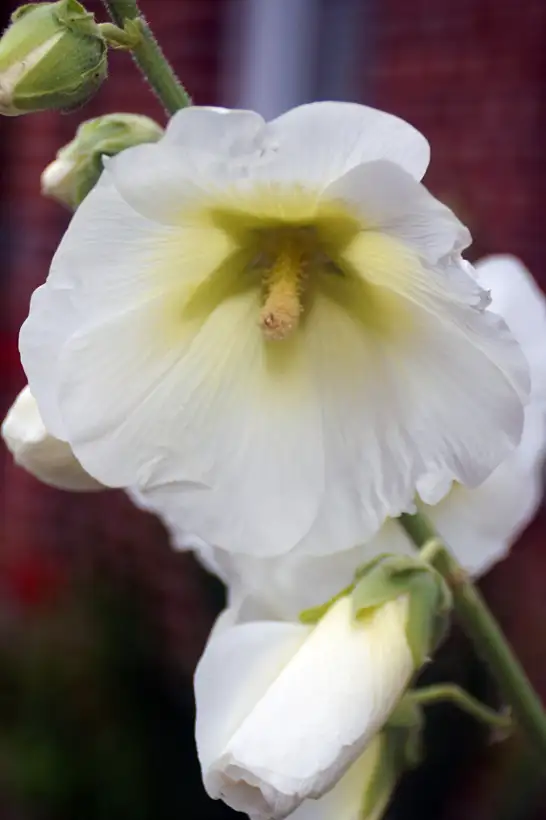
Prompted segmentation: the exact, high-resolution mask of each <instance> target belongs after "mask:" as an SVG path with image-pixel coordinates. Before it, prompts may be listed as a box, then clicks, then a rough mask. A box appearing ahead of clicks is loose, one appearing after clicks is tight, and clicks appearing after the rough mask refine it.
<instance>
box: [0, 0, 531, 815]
mask: <svg viewBox="0 0 546 820" xmlns="http://www.w3.org/2000/svg"><path fill="white" fill-rule="evenodd" d="M46 6H47V7H48V8H50V7H51V8H50V12H51V13H52V14H53V15H54V17H55V20H54V21H53V22H54V23H55V25H57V24H59V25H61V24H62V27H63V31H62V32H61V34H62V37H60V38H59V41H58V48H57V46H56V47H55V59H56V60H57V61H59V64H60V65H62V69H63V70H62V72H61V73H62V74H63V78H64V79H63V87H68V88H72V87H75V88H79V87H80V85H81V76H82V74H81V71H77V70H75V68H74V66H75V65H76V67H77V65H78V64H79V63H78V60H76V61H74V60H71V59H69V57H70V54H69V51H70V49H72V48H73V47H76V48H79V49H80V50H79V52H78V55H79V56H85V54H84V45H85V44H80V45H81V47H80V46H78V43H75V40H74V37H73V36H72V33H71V36H70V37H68V35H67V33H66V31H65V29H66V25H67V24H68V22H70V23H71V27H72V28H73V26H72V23H73V22H74V20H73V19H72V17H73V15H76V16H77V18H78V19H77V21H76V23H77V26H76V28H77V29H78V31H77V32H76V34H78V36H80V35H82V33H85V32H84V31H83V29H82V26H84V28H85V29H86V32H87V34H89V36H91V37H92V39H93V42H95V41H96V42H95V44H97V43H98V44H99V46H100V55H101V66H103V65H105V60H106V54H107V50H108V48H109V47H111V46H113V47H116V48H121V49H125V50H126V51H129V52H132V53H133V56H134V57H135V62H136V63H137V65H138V66H139V68H140V70H141V71H142V72H143V74H144V75H145V76H146V78H147V79H148V80H149V82H150V85H151V86H152V88H153V90H154V91H155V92H156V94H157V96H158V98H159V99H160V101H161V102H162V103H163V105H164V107H165V109H166V111H167V112H168V114H169V116H170V120H169V122H168V123H167V126H166V128H165V129H163V128H162V126H156V125H155V124H152V129H151V132H150V130H149V128H148V127H146V128H145V133H143V132H142V130H141V129H140V127H139V128H136V130H134V126H135V124H136V120H135V119H134V117H135V115H133V114H129V115H126V116H125V118H124V121H125V124H126V125H127V124H128V122H127V117H129V120H130V122H131V123H132V126H131V127H130V129H129V130H130V131H131V134H130V135H129V137H130V139H129V141H128V139H127V137H128V134H127V133H126V131H124V135H123V139H122V140H121V141H120V139H118V138H116V139H115V140H113V141H112V139H111V137H112V128H113V129H114V131H116V133H117V132H118V128H119V126H120V122H121V121H120V118H119V115H112V116H111V117H109V118H104V117H99V118H98V119H95V121H93V122H88V123H85V124H84V125H83V126H82V127H81V129H80V131H79V132H78V135H77V136H76V140H75V141H73V142H72V143H71V144H70V146H69V148H68V149H65V150H63V151H61V152H60V154H59V156H58V158H57V160H56V161H55V162H54V163H53V164H52V165H50V166H49V168H48V169H46V171H45V172H44V175H43V178H42V185H43V193H44V194H45V195H53V196H54V197H56V198H57V199H58V200H60V201H62V202H63V203H65V204H68V206H69V207H70V209H72V210H75V213H74V215H73V218H72V220H71V222H70V225H69V227H68V229H67V231H66V233H65V236H64V238H63V239H62V241H61V243H60V245H59V247H58V249H57V252H56V253H55V256H54V258H53V261H52V264H51V269H50V271H49V275H48V277H47V280H46V282H45V283H44V284H43V285H42V286H41V287H40V288H38V289H37V290H36V292H35V293H34V294H33V296H32V299H31V305H30V311H29V315H28V317H27V319H26V321H25V323H24V325H23V327H22V329H21V334H20V352H21V360H22V364H23V367H24V369H25V372H26V374H27V377H28V386H27V387H26V388H25V390H23V392H22V393H21V395H20V396H19V397H18V398H17V400H16V401H15V404H14V406H13V407H12V408H11V410H10V411H9V413H8V416H7V418H6V420H5V422H4V425H3V428H2V433H3V436H4V438H5V440H6V443H7V445H8V447H9V449H10V450H11V452H12V453H13V455H14V457H15V459H16V461H18V462H19V463H21V464H22V465H23V466H24V467H25V468H26V469H28V470H29V471H30V472H32V473H34V474H35V475H36V476H38V477H40V478H41V479H42V480H44V481H46V482H48V483H51V484H54V485H55V486H59V487H64V488H70V489H104V488H108V487H121V488H124V489H125V490H126V491H127V492H128V493H129V494H130V495H131V496H132V497H133V499H134V500H135V502H136V503H137V504H138V505H141V506H143V507H146V508H149V509H153V510H154V511H155V512H157V513H158V514H159V515H160V517H161V518H162V519H163V520H164V521H165V523H166V524H167V525H168V527H169V528H170V530H171V532H172V535H173V539H174V540H175V542H176V543H177V544H179V545H182V546H185V547H188V548H192V549H194V550H195V551H196V553H197V555H198V556H199V557H200V559H201V560H202V561H203V562H204V563H205V564H206V565H208V566H209V567H210V568H211V569H212V570H213V571H214V572H216V573H217V574H218V575H219V576H220V577H221V578H223V580H224V581H225V582H226V584H227V588H228V606H227V608H226V609H225V610H224V612H223V613H222V614H221V615H220V617H219V618H218V620H217V622H216V624H215V626H214V628H213V629H212V631H211V634H210V636H209V640H208V642H207V645H206V647H205V650H204V653H203V656H202V658H201V660H200V662H199V664H198V667H197V670H196V675H195V681H194V683H195V699H196V746H197V753H198V757H199V762H200V765H201V770H202V776H203V782H204V785H205V789H206V791H207V792H208V794H209V795H210V796H211V797H213V798H220V799H223V800H224V801H225V802H226V803H227V804H229V805H230V806H232V807H233V808H235V809H236V810H239V811H243V812H246V813H247V814H248V815H249V816H250V818H251V820H282V818H285V817H288V816H292V817H293V820H320V818H322V817H324V818H330V817H336V818H340V820H379V818H380V817H381V816H382V814H383V813H384V810H385V808H386V805H387V803H388V801H389V799H390V795H391V793H392V790H393V789H394V787H395V785H396V782H397V780H398V778H399V777H400V775H401V774H402V772H403V771H404V770H405V769H407V768H408V767H409V766H414V765H417V764H418V763H419V761H420V760H421V759H422V755H423V754H424V751H425V749H424V747H423V745H422V743H421V735H422V728H423V725H424V710H423V707H424V706H426V705H427V704H428V703H434V702H437V701H438V700H442V699H444V700H445V699H447V700H450V701H451V702H454V703H457V704H458V705H459V707H460V708H461V709H465V710H466V711H467V712H469V713H470V714H472V715H473V716H474V717H475V718H476V719H478V720H480V721H482V722H484V723H485V724H486V725H488V726H490V727H495V728H496V729H499V728H500V729H502V730H503V731H510V730H511V728H512V726H513V725H517V727H518V730H520V731H521V734H522V736H523V737H524V738H525V739H526V741H527V743H528V745H529V752H530V753H531V752H532V753H533V756H534V758H536V759H537V760H538V759H540V757H541V756H542V757H543V758H544V759H546V713H545V712H544V709H543V708H542V704H541V702H540V698H539V697H538V696H537V694H536V693H535V692H534V690H533V688H532V686H531V684H530V682H529V681H528V679H527V678H526V675H525V672H524V670H523V669H522V667H521V665H520V664H519V662H518V659H517V658H516V657H515V656H514V654H513V652H512V650H511V647H510V646H509V644H508V643H507V641H506V640H505V639H504V637H503V635H502V631H501V630H500V628H499V627H498V625H497V624H496V622H495V620H494V617H493V616H492V614H491V613H490V612H489V611H488V608H487V606H486V604H485V602H484V601H483V599H482V598H481V596H480V594H479V592H478V591H477V590H476V589H475V587H474V585H473V583H472V581H471V578H470V575H469V574H468V573H467V572H464V571H463V568H466V569H468V570H471V571H472V572H475V573H477V572H480V571H482V570H484V569H485V568H486V567H487V566H489V565H490V564H491V563H492V562H493V561H494V560H497V559H498V557H499V556H500V555H501V554H503V552H505V550H506V549H507V548H508V546H509V545H510V544H511V542H512V541H513V539H514V538H515V537H516V534H517V532H518V531H519V529H520V528H521V527H522V526H524V524H525V522H526V521H527V520H528V518H529V517H530V516H531V515H532V513H533V511H534V509H535V508H536V505H537V503H538V500H539V498H540V496H541V493H542V483H541V477H540V469H541V464H542V458H543V454H544V449H545V439H546V436H545V407H546V405H545V403H544V397H545V395H546V393H545V391H544V387H545V385H546V380H545V378H544V377H545V370H544V367H543V364H542V358H543V356H542V351H543V350H544V349H545V348H546V345H545V344H544V341H545V340H546V332H545V327H546V321H545V310H544V301H543V299H542V298H541V297H539V295H538V293H537V291H536V289H533V285H532V280H531V279H530V277H529V276H528V275H527V273H526V272H525V271H524V270H523V269H522V268H521V266H519V265H518V263H517V261H516V260H513V259H512V260H507V259H500V260H499V259H493V260H486V261H485V262H483V263H482V264H480V265H478V266H477V269H474V268H473V267H472V265H470V264H469V263H468V262H467V261H466V260H465V259H464V258H463V256H462V253H463V251H464V250H465V248H466V247H467V246H468V245H469V243H470V234H469V231H468V230H467V229H466V227H465V226H464V225H463V224H462V223H461V222H460V221H459V220H458V219H457V217H456V216H455V215H454V214H453V212H452V211H451V210H450V209H449V208H447V207H446V206H445V205H443V204H442V203H441V202H439V201H438V200H437V199H435V197H434V196H432V195H431V194H430V193H429V192H428V191H427V189H426V188H425V187H424V185H423V184H422V179H423V176H424V174H425V171H426V169H427V166H428V161H429V146H428V143H427V141H426V139H425V138H424V137H423V136H422V135H421V134H420V133H419V132H418V131H417V130H416V129H415V128H413V127H412V126H411V125H409V124H408V123H406V122H404V121H403V120H400V119H399V118H397V117H396V116H393V115H391V114H387V113H384V112H382V111H378V110H375V109H373V108H369V107H367V106H364V105H359V104H356V103H343V102H320V103H311V104H307V105H302V106H299V107H297V108H294V109H293V110H291V111H288V112H286V113H284V114H282V115H281V116H279V117H277V118H276V119H274V120H272V121H271V122H266V121H265V120H264V119H263V118H262V117H261V116H260V115H259V114H257V113H254V112H252V111H242V110H227V109H223V108H204V107H198V106H194V107H192V106H191V100H190V98H189V96H188V94H187V93H186V91H185V89H184V87H183V86H182V85H181V83H180V82H179V81H178V79H177V77H176V74H175V72H174V71H173V70H172V67H171V66H170V65H169V63H168V61H167V60H166V59H165V56H164V55H163V52H162V50H161V47H160V45H159V43H158V42H157V40H156V39H155V38H154V36H153V33H152V31H151V29H150V27H149V25H148V23H147V22H146V21H145V20H144V18H143V17H142V16H141V15H140V12H139V9H138V6H137V3H136V0H105V2H104V6H105V9H106V11H107V12H108V14H109V16H110V17H111V20H112V22H108V23H105V22H97V23H95V20H94V17H93V15H90V14H88V13H87V12H86V10H85V8H84V7H83V6H82V5H81V4H80V3H79V2H76V0H62V1H61V0H59V2H57V3H54V4H44V3H40V4H30V5H27V6H25V7H23V8H22V9H20V10H19V11H18V12H16V14H15V17H14V21H15V22H14V23H13V25H12V26H11V27H10V28H8V30H7V32H6V33H5V34H4V36H3V37H2V38H0V52H2V53H4V52H5V53H4V56H6V54H7V57H6V61H5V62H6V65H5V66H4V68H5V69H6V71H7V76H8V79H10V78H12V79H13V77H12V75H13V71H15V72H16V73H17V72H20V71H21V70H22V69H24V70H25V71H27V69H28V66H26V63H25V66H23V67H22V68H21V66H22V63H21V60H20V54H19V51H20V49H19V51H17V48H15V47H16V46H17V42H16V41H17V38H19V36H23V35H24V36H25V37H26V36H27V33H28V30H29V29H28V27H29V26H30V25H31V24H32V31H31V34H32V37H35V36H38V35H39V36H40V37H44V36H46V35H47V36H49V35H48V34H47V32H46V35H44V32H41V33H40V32H38V34H36V32H37V29H36V28H35V25H34V23H33V20H39V19H42V18H41V16H40V15H43V14H44V13H45V12H44V8H45V7H46ZM59 9H60V10H61V13H62V15H63V19H62V20H60V19H59ZM46 11H47V9H46ZM48 13H49V12H48ZM68 13H70V15H71V16H70V21H69V20H68V17H67V14H68ZM25 21H26V22H25ZM50 22H51V21H50ZM76 23H74V25H76ZM14 37H15V40H14ZM76 39H77V38H76ZM80 39H81V37H80ZM25 42H26V40H25ZM56 42H57V41H56ZM78 42H79V41H78ZM74 44H75V45H74ZM27 45H28V44H27ZM27 45H25V49H27V51H28V48H27ZM31 45H32V47H33V48H34V45H36V43H34V40H33V43H31ZM49 45H51V43H50V42H49V44H48V48H49ZM88 45H89V44H88ZM14 48H15V51H14V50H13V49H14ZM66 49H69V51H66ZM65 51H66V54H65V53H64V52H65ZM80 52H81V53H80ZM29 53H30V52H29ZM48 54H49V52H48ZM63 54H64V56H66V57H67V59H66V60H64V59H63ZM33 55H34V56H33V66H31V68H32V67H34V69H35V71H34V75H33V78H31V79H32V82H33V83H34V86H35V88H38V90H39V92H40V93H39V94H37V95H36V94H32V95H27V102H26V103H25V106H24V110H25V112H27V111H28V112H29V113H31V112H32V111H36V110H41V109H43V108H44V107H48V108H57V109H62V108H64V107H66V106H65V102H66V100H65V101H64V102H63V99H64V98H63V99H61V97H62V95H60V96H59V93H58V88H57V87H56V86H57V85H58V83H57V79H58V78H56V75H55V76H54V74H55V72H51V71H49V68H51V66H49V67H48V64H47V61H46V63H43V65H42V66H41V67H42V68H43V72H42V71H41V69H40V70H38V68H37V67H36V66H37V65H38V62H37V61H36V60H34V57H36V54H34V52H33ZM78 55H76V56H78ZM38 56H40V55H38ZM103 58H104V60H103ZM42 62H43V61H42ZM40 65H41V63H40ZM91 68H93V70H94V71H95V73H97V76H96V77H95V76H93V78H92V79H93V80H94V81H95V80H96V81H97V82H100V81H102V79H103V78H104V76H103V72H101V71H98V72H97V71H96V68H97V67H96V65H94V66H91ZM48 71H49V73H48ZM27 73H28V72H27ZM42 74H43V76H42ZM4 79H5V78H4ZM67 83H68V85H67ZM4 85H5V86H6V83H4ZM34 86H33V87H34ZM42 86H43V89H42ZM6 87H7V86H6ZM4 90H5V89H4ZM12 90H13V89H12ZM15 90H17V89H15ZM42 90H43V91H44V93H45V94H46V96H45V97H44V96H43V94H42ZM8 91H10V89H9V88H8ZM10 93H11V92H10ZM12 96H13V95H12ZM19 96H20V95H19ZM14 99H15V97H14ZM44 99H46V101H47V100H49V102H48V103H47V105H45V104H44ZM82 99H84V98H83V97H82ZM8 102H9V101H8ZM12 102H13V100H12ZM16 102H17V101H16ZM16 107H17V110H18V111H21V110H23V107H22V106H21V105H18V106H16ZM12 108H13V106H12V105H11V102H10V105H9V106H4V109H2V106H0V113H2V110H3V113H5V114H9V113H14V109H13V110H12ZM8 109H9V110H8ZM15 113H17V112H15ZM112 117H113V118H112ZM141 125H142V122H141ZM104 129H105V130H104ZM122 130H123V129H122ZM118 136H120V135H119V134H118ZM103 137H104V138H105V140H106V141H104V140H103ZM133 138H134V139H133ZM129 142H131V143H138V144H132V145H131V146H130V147H127V146H128V145H129ZM76 149H77V150H76ZM67 151H68V153H67ZM74 151H76V154H77V155H78V156H77V157H76V154H74ZM80 154H81V156H80ZM107 154H109V155H110V156H106V155H107ZM82 156H83V160H82V161H81V162H80V161H79V160H81V159H82ZM75 157H76V159H78V161H75ZM505 285H506V286H505ZM523 317H525V318H523ZM189 534H191V535H189ZM443 539H445V540H447V541H449V542H450V545H451V547H452V550H453V553H454V554H452V552H450V550H449V549H448V548H447V547H446V546H445V544H444V543H443ZM415 549H417V550H418V552H415ZM410 550H411V551H413V554H412V555H411V556H410V555H409V554H406V553H409V552H410ZM393 553H394V554H393ZM456 558H459V559H460V560H461V562H462V564H463V567H461V563H459V562H458V561H457V560H456ZM452 606H453V608H454V609H455V611H456V614H457V617H458V619H459V621H460V624H461V625H462V627H463V629H464V630H465V632H466V633H467V634H468V635H469V637H470V638H471V640H472V641H473V643H474V645H475V647H476V649H477V651H478V654H479V656H480V657H481V658H482V660H483V661H484V663H485V664H486V665H487V667H488V670H489V672H490V673H491V674H492V676H493V677H494V678H495V680H496V681H497V683H498V685H499V694H500V695H501V697H502V700H503V701H504V703H505V704H506V705H507V706H509V707H510V714H509V715H507V714H505V712H504V711H502V712H501V713H496V712H494V711H493V710H491V709H490V708H489V707H488V706H486V705H485V704H483V703H480V702H479V701H476V700H475V699H474V698H473V697H472V696H471V695H469V694H468V693H466V692H464V691H463V690H461V689H460V688H458V687H457V686H455V685H453V684H450V683H449V682H447V683H446V684H443V683H442V685H440V686H431V687H424V689H423V688H419V689H418V690H416V689H413V688H412V686H413V684H414V683H415V681H416V678H417V676H418V674H419V672H420V670H421V669H422V667H423V665H424V664H425V663H427V662H428V661H429V660H431V659H432V657H433V654H434V652H435V650H436V648H437V647H438V646H439V644H440V642H441V640H442V639H443V637H444V636H445V634H446V629H447V626H448V623H449V616H450V613H451V607H452Z"/></svg>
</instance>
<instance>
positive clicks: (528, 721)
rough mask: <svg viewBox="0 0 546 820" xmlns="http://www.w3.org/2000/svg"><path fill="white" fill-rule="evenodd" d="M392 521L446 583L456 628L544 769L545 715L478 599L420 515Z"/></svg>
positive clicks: (455, 563)
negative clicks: (481, 663) (489, 675)
mask: <svg viewBox="0 0 546 820" xmlns="http://www.w3.org/2000/svg"><path fill="white" fill-rule="evenodd" d="M398 520H399V522H400V525H401V526H402V528H403V529H404V530H405V531H406V533H407V534H408V536H409V537H410V539H411V540H412V541H413V543H414V544H415V545H416V547H418V548H419V549H420V550H421V552H422V555H423V557H424V558H425V559H426V560H428V561H429V563H430V564H431V565H432V566H434V567H435V569H436V570H438V572H439V573H440V574H441V575H442V576H443V577H444V578H445V580H446V581H447V583H448V584H449V586H450V588H451V591H452V593H453V603H454V607H455V612H456V614H457V617H458V620H459V621H460V623H461V626H462V627H463V629H464V631H465V632H466V634H467V635H468V636H469V638H470V639H471V641H472V642H473V644H474V646H475V648H476V651H477V653H478V655H479V656H480V657H481V659H482V660H483V661H484V662H485V663H486V665H487V666H488V668H489V670H490V672H491V673H492V675H493V677H494V678H495V679H496V681H497V683H498V686H499V689H500V691H501V693H502V695H503V697H504V699H505V700H506V702H507V704H508V705H509V706H511V708H512V714H513V717H514V719H515V720H516V722H517V723H518V724H519V726H520V728H521V730H522V732H523V733H524V734H525V736H526V738H527V740H528V741H529V743H530V745H531V747H533V748H534V749H535V751H536V753H537V754H538V755H539V758H540V760H541V761H542V762H543V764H546V713H545V711H544V709H543V706H542V703H541V701H540V699H539V697H538V695H537V694H536V692H535V690H534V689H533V687H532V685H531V682H530V681H529V679H528V677H527V675H526V674H525V671H524V669H523V667H522V665H521V664H520V662H519V661H518V659H517V658H516V656H515V654H514V652H513V651H512V649H511V647H510V646H509V644H508V643H507V641H506V639H505V637H504V635H503V633H502V631H501V629H500V627H499V625H498V623H497V621H496V620H495V618H494V617H493V615H492V614H491V612H490V610H489V608H488V606H487V604H486V603H485V601H484V599H483V598H482V596H481V595H480V593H479V592H478V590H477V589H476V587H475V586H474V585H473V584H472V582H471V581H470V579H469V577H468V576H467V574H466V573H465V572H464V570H463V569H462V567H460V566H459V564H458V563H457V561H456V560H455V558H453V556H452V555H451V553H450V552H449V551H448V550H447V549H446V547H445V545H444V544H443V543H442V542H441V540H440V539H439V538H438V535H437V533H436V532H435V530H434V528H433V526H432V524H431V523H430V522H429V521H428V519H427V518H426V516H425V515H423V514H422V513H416V514H415V515H402V516H401V517H400V518H399V519H398Z"/></svg>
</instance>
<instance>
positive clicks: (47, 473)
mask: <svg viewBox="0 0 546 820" xmlns="http://www.w3.org/2000/svg"><path fill="white" fill-rule="evenodd" d="M2 438H3V439H4V441H5V443H6V445H7V448H8V450H9V451H10V453H11V454H12V455H13V457H14V459H15V461H16V463H17V464H19V465H21V467H24V468H25V470H27V471H28V472H29V473H32V475H33V476H35V477H36V478H39V479H40V481H43V482H44V483H45V484H50V485H51V486H52V487H58V488H60V489H62V490H81V491H83V490H103V489H104V487H103V485H102V484H99V482H98V481H96V480H95V479H94V478H92V477H91V476H90V475H89V474H88V473H86V472H85V470H84V469H83V467H82V466H81V464H80V463H79V462H78V461H77V459H76V457H75V456H74V453H73V452H72V450H71V449H70V447H69V445H68V444H67V443H66V442H65V441H59V440H58V439H56V438H54V437H53V436H50V435H49V433H48V432H47V430H46V428H45V427H44V423H43V421H42V418H41V416H40V411H39V410H38V406H37V404H36V402H35V400H34V398H33V396H32V394H31V392H30V390H29V388H28V386H27V387H25V388H23V390H22V391H21V392H20V393H19V395H18V396H17V398H16V399H15V401H14V403H13V405H12V406H11V408H10V409H9V411H8V414H7V416H6V418H5V419H4V422H3V424H2Z"/></svg>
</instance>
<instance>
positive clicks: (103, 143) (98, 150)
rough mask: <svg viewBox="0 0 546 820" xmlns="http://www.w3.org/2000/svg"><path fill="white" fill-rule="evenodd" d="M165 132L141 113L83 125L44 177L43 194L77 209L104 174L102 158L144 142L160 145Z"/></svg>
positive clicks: (111, 117) (110, 116)
mask: <svg viewBox="0 0 546 820" xmlns="http://www.w3.org/2000/svg"><path fill="white" fill-rule="evenodd" d="M162 134H163V129H162V128H161V126H159V125H158V124H157V123H156V122H154V121H153V120H151V119H150V118H149V117H143V116H140V115H138V114H107V115H105V116H103V117H97V118H96V119H93V120H88V121H87V122H84V123H82V124H81V125H80V127H79V128H78V130H77V131H76V136H75V137H74V139H73V140H72V141H71V142H69V143H68V145H65V146H64V148H61V149H60V151H58V152H57V157H56V159H55V160H54V161H53V162H52V163H50V164H49V165H48V166H47V168H46V169H45V170H44V172H43V174H42V193H43V194H44V196H48V197H51V198H52V199H56V200H57V201H58V202H60V203H62V204H63V205H67V206H68V207H69V208H72V209H76V208H77V207H78V205H79V204H80V202H81V201H82V200H83V199H84V198H85V197H86V196H87V194H88V193H89V191H90V190H91V188H93V186H94V185H95V183H96V182H97V181H98V179H99V177H100V175H101V173H102V170H103V168H102V157H103V156H104V155H107V156H113V155H114V154H119V153H120V151H124V150H125V149H126V148H131V147H132V146H134V145H140V144H141V143H144V142H157V140H158V139H160V137H161V136H162Z"/></svg>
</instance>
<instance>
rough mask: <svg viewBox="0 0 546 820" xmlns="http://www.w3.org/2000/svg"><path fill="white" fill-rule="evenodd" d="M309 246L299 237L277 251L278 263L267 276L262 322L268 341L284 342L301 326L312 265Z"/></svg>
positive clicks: (288, 240) (284, 244) (283, 244)
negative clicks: (308, 271) (305, 290)
mask: <svg viewBox="0 0 546 820" xmlns="http://www.w3.org/2000/svg"><path fill="white" fill-rule="evenodd" d="M306 244H307V243H305V242H302V241H301V240H300V241H298V238H291V239H287V238H284V241H281V242H280V243H279V246H278V247H276V249H275V256H274V260H275V261H274V262H273V264H272V265H271V267H269V269H268V271H267V273H266V275H265V277H264V283H263V285H264V305H263V308H262V310H261V311H260V320H259V321H260V326H261V328H262V331H263V334H264V336H265V338H266V339H270V340H272V341H282V340H283V339H286V338H287V337H288V336H290V335H291V334H292V333H293V332H294V331H295V330H296V329H297V327H298V325H299V322H300V316H301V313H302V311H303V305H302V294H303V290H304V288H305V283H306V280H307V268H308V264H309V255H308V249H307V248H306Z"/></svg>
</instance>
